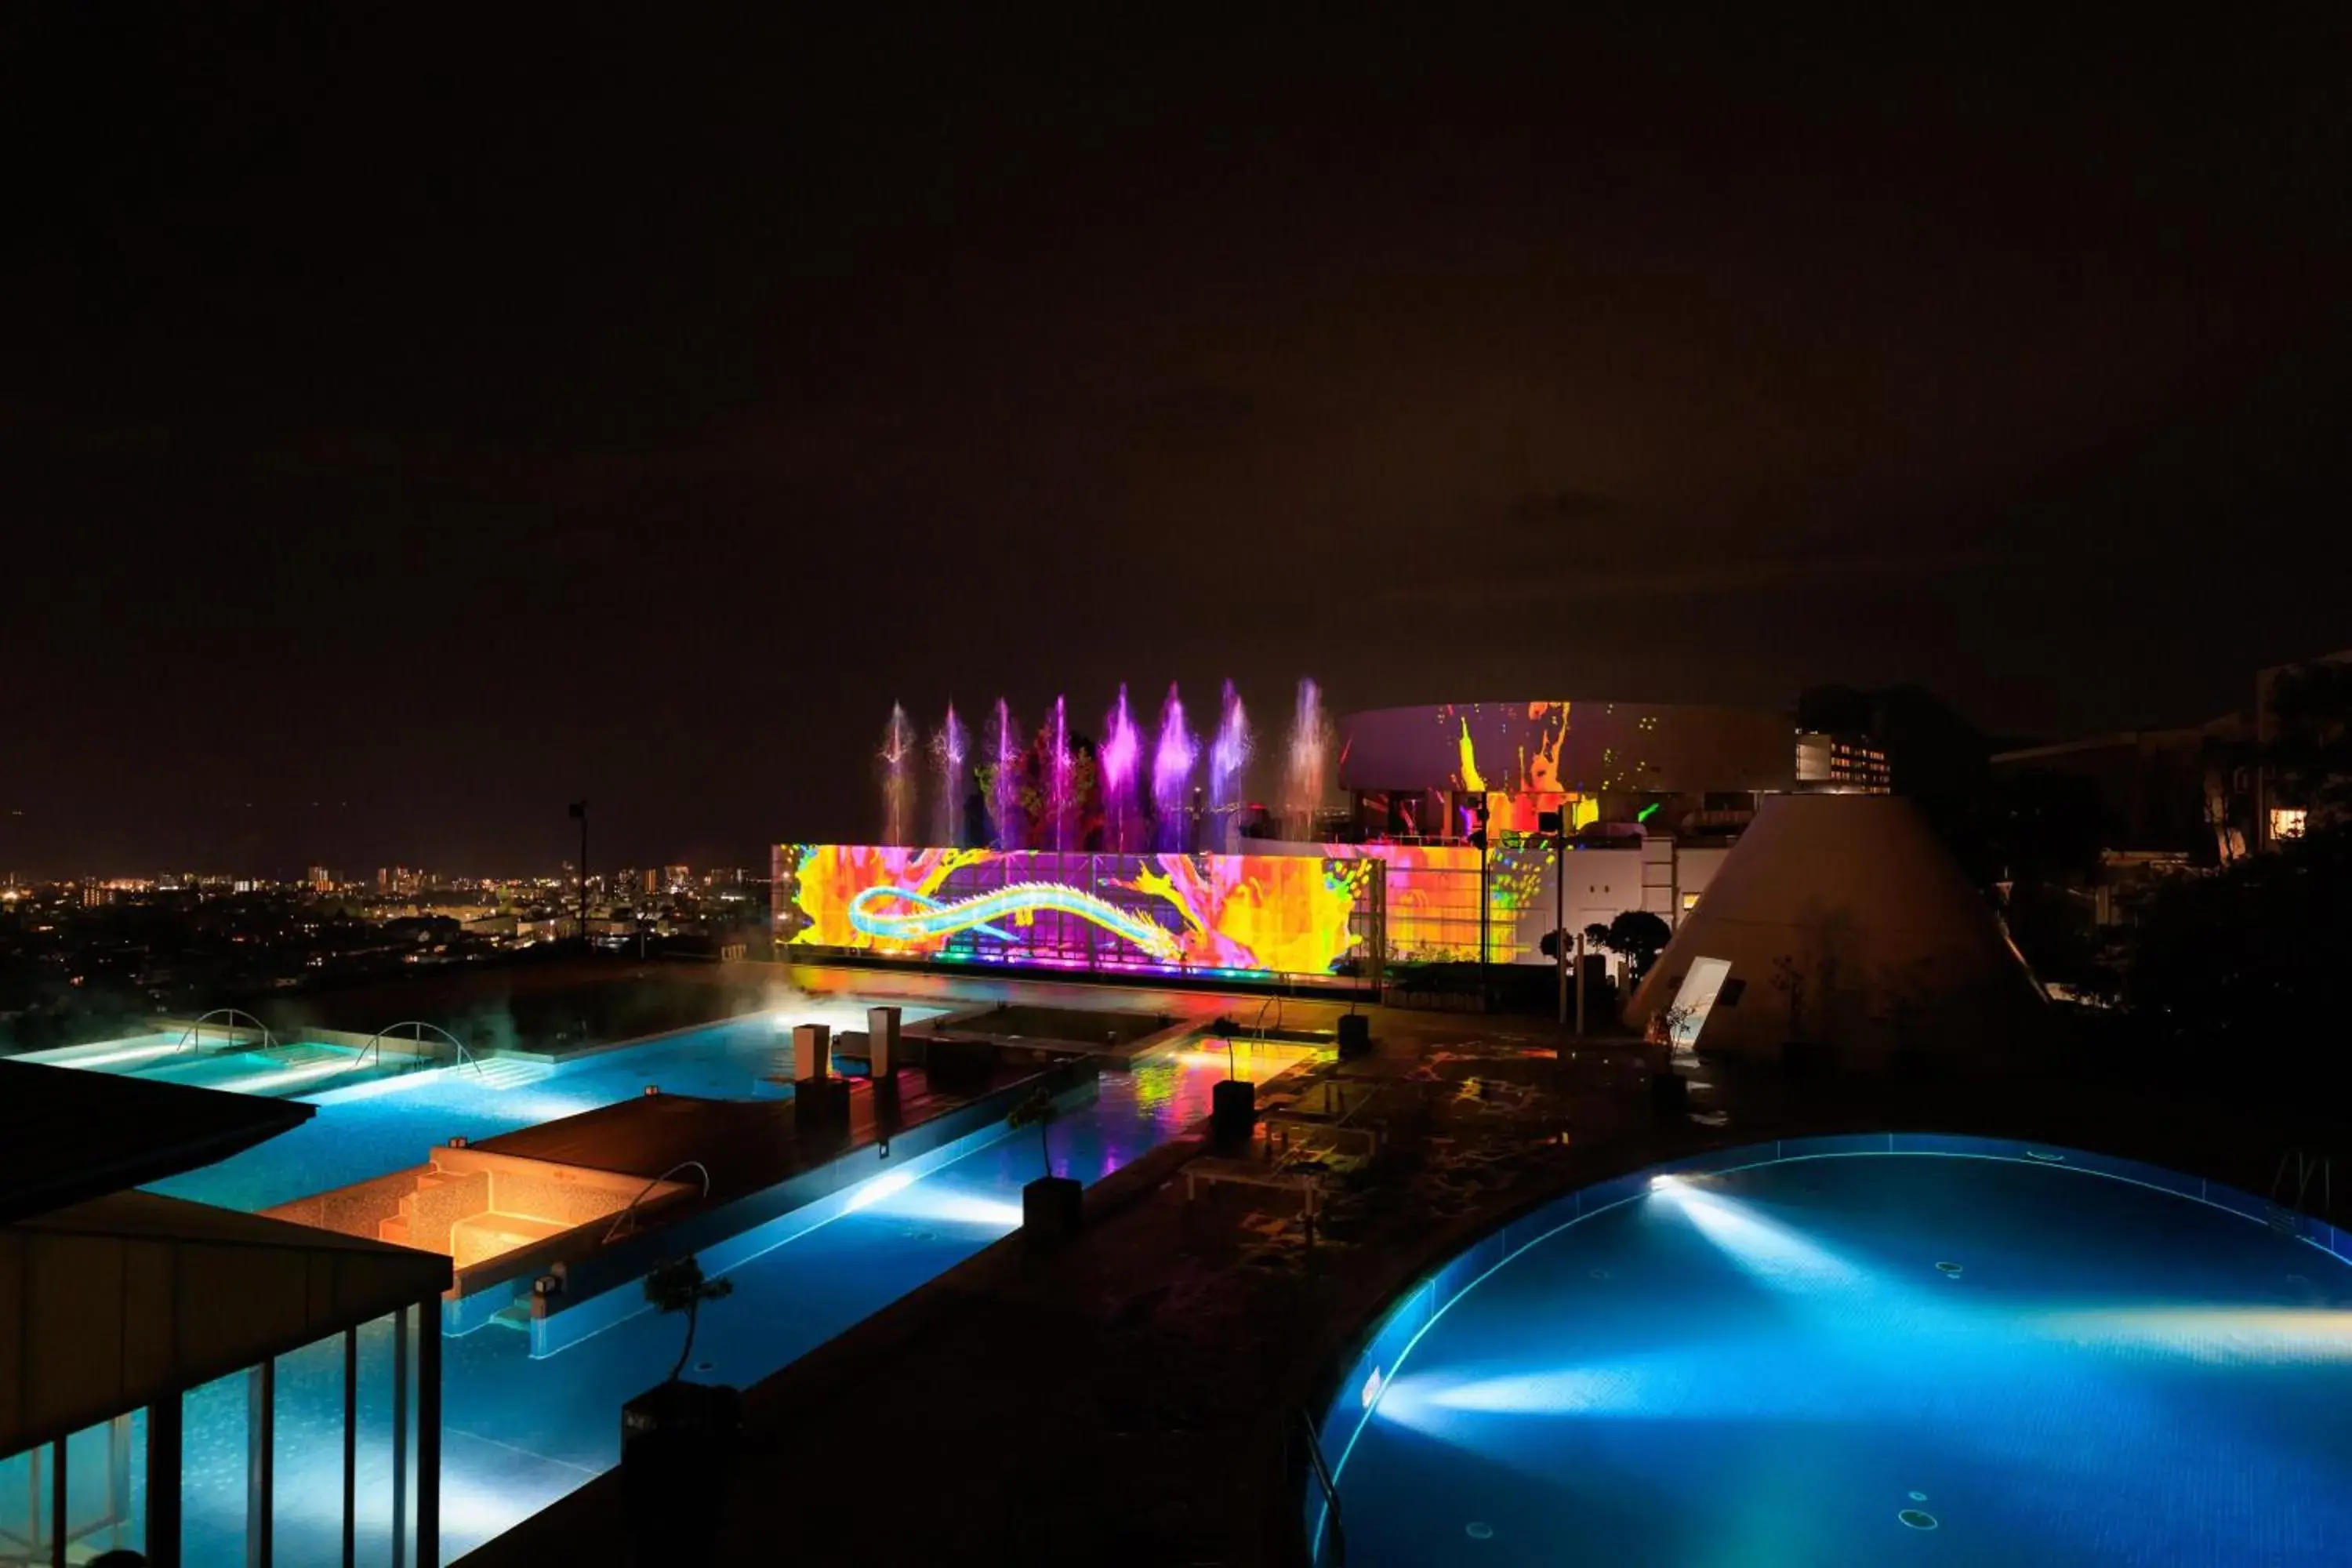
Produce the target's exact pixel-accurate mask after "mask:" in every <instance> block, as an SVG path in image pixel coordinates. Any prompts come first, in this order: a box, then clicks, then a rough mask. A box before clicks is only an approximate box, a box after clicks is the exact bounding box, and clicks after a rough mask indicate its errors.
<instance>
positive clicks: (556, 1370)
mask: <svg viewBox="0 0 2352 1568" xmlns="http://www.w3.org/2000/svg"><path fill="white" fill-rule="evenodd" d="M1303 1054H1304V1053H1302V1052H1300V1051H1297V1050H1296V1049H1292V1048H1286V1047H1276V1048H1275V1049H1272V1050H1268V1049H1265V1048H1263V1047H1261V1050H1260V1052H1259V1053H1258V1054H1256V1056H1255V1058H1253V1056H1252V1054H1251V1053H1248V1052H1246V1051H1245V1052H1244V1053H1243V1055H1242V1058H1241V1063H1240V1066H1241V1069H1242V1072H1243V1074H1244V1076H1260V1077H1263V1076H1270V1075H1271V1074H1272V1073H1274V1072H1277V1071H1279V1070H1281V1068H1284V1067H1286V1066H1287V1065H1289V1063H1291V1062H1293V1061H1295V1060H1297V1059H1298V1058H1299V1057H1300V1056H1301V1055H1303ZM1224 1070H1225V1068H1224V1058H1223V1054H1222V1053H1220V1054H1217V1055H1216V1056H1214V1057H1213V1058H1212V1057H1210V1056H1209V1055H1207V1054H1205V1053H1181V1054H1178V1053H1170V1054H1166V1055H1161V1056H1158V1057H1155V1058H1148V1059H1146V1060H1144V1061H1142V1062H1139V1064H1137V1065H1136V1066H1135V1068H1133V1070H1132V1071H1129V1072H1106V1073H1104V1074H1103V1075H1102V1076H1101V1079H1100V1080H1099V1086H1098V1089H1097V1094H1096V1096H1095V1098H1094V1100H1093V1101H1092V1102H1091V1103H1090V1104H1087V1105H1086V1106H1084V1107H1082V1108H1079V1109H1076V1110H1071V1111H1068V1112H1066V1114H1065V1116H1064V1118H1063V1119H1062V1120H1061V1121H1056V1122H1055V1123H1054V1125H1053V1129H1052V1143H1053V1151H1054V1167H1055V1171H1056V1173H1059V1174H1063V1175H1068V1176H1075V1177H1077V1178H1078V1179H1080V1180H1081V1181H1084V1182H1087V1183H1088V1184H1092V1183H1094V1182H1096V1181H1098V1180H1100V1179H1101V1178H1102V1177H1104V1176H1107V1175H1108V1174H1109V1173H1112V1172H1113V1171H1116V1170H1118V1168H1119V1167H1120V1166H1122V1165H1124V1164H1126V1163H1128V1162H1129V1161H1131V1160H1134V1159H1136V1158H1137V1157H1138V1156H1139V1155H1141V1154H1143V1153H1144V1152H1147V1151H1148V1150H1150V1149H1151V1148H1154V1147H1156V1146H1157V1145H1158V1144H1160V1143H1161V1142H1165V1141H1166V1140H1167V1139H1168V1138H1169V1137H1170V1136H1171V1135H1172V1134H1174V1133H1176V1132H1178V1131H1181V1130H1182V1129H1184V1128H1185V1127H1188V1126H1190V1125H1192V1123H1194V1122H1196V1121H1200V1120H1201V1119H1202V1118H1203V1117H1205V1116H1206V1115H1207V1114H1208V1113H1209V1106H1210V1098H1211V1094H1212V1091H1213V1087H1214V1085H1215V1084H1216V1082H1217V1080H1218V1079H1221V1078H1223V1076H1224ZM987 1138H988V1141H987V1142H984V1143H982V1146H981V1147H979V1148H977V1149H974V1150H971V1152H966V1153H964V1154H963V1155H962V1156H961V1158H956V1159H953V1160H951V1161H950V1162H948V1163H944V1164H942V1165H941V1166H940V1167H939V1168H937V1169H934V1170H932V1171H930V1172H929V1173H927V1174H924V1175H922V1176H920V1177H919V1178H917V1179H915V1180H913V1181H911V1182H908V1181H905V1180H903V1179H901V1178H898V1177H895V1176H893V1175H884V1176H880V1177H877V1178H875V1179H873V1180H871V1181H869V1182H868V1183H867V1184H866V1185H865V1187H864V1188H863V1189H861V1191H860V1193H859V1194H858V1195H857V1196H856V1198H855V1199H854V1200H853V1202H852V1205H851V1206H850V1209H849V1212H847V1213H845V1214H844V1215H841V1216H840V1217H839V1218H836V1219H833V1220H830V1221H828V1222H826V1223H824V1224H823V1225H820V1226H817V1227H816V1228H814V1229H812V1230H806V1231H802V1232H799V1233H797V1234H793V1235H792V1236H791V1238H790V1239H788V1240H784V1241H782V1243H781V1244H779V1245H775V1246H772V1247H768V1249H767V1250H765V1251H761V1252H758V1253H756V1254H755V1255H754V1256H751V1257H749V1258H745V1259H743V1260H742V1261H740V1262H739V1263H737V1264H735V1265H734V1266H733V1267H732V1268H729V1269H727V1270H726V1271H725V1275H724V1277H725V1278H726V1279H730V1280H731V1281H732V1282H733V1285H734V1290H733V1293H732V1294H731V1295H730V1296H729V1297H728V1298H727V1299H726V1300H723V1301H720V1302H717V1303H715V1304H714V1305H712V1306H711V1307H710V1308H709V1309H708V1310H705V1311H704V1313H703V1314H702V1322H701V1330H700V1332H699V1333H698V1335H697V1336H696V1339H695V1352H694V1362H693V1363H692V1366H691V1368H690V1370H689V1373H688V1375H689V1376H692V1377H695V1378H698V1379H699V1380H702V1381H707V1382H722V1383H731V1384H737V1385H739V1386H748V1385H750V1384H753V1383H755V1382H757V1381H758V1380H760V1379H761V1378H763V1377H765V1376H767V1375H769V1374H770V1373H773V1372H775V1371H777V1370H778V1369H779V1368H781V1367H782V1366H784V1365H785V1364H786V1363H790V1362H792V1361H793V1360H795V1359H797V1358H798V1357H800V1356H801V1355H803V1354H804V1353H806V1352H809V1351H811V1350H813V1349H814V1348H815V1347H816V1346H818V1345H820V1344H823V1343H824V1342H825V1341H827V1340H829V1339H831V1338H833V1337H834V1336H835V1335H836V1334H838V1333H840V1332H842V1331H844V1330H845V1329H847V1328H849V1327H850V1326H852V1325H853V1324H855V1323H856V1322H857V1321H860V1320H861V1319H864V1318H866V1317H868V1316H870V1315H872V1314H873V1313H874V1312H876V1311H878V1310H881V1309H882V1308H883V1307H886V1306H887V1305H888V1304H889V1303H890V1302H892V1301H894V1300H897V1299H898V1298H899V1297H900V1296H903V1295H905V1294H906V1293H907V1292H908V1291H910V1290H912V1289H915V1288H916V1287H918V1286H919V1285H922V1284H924V1283H926V1282H927V1281H929V1280H930V1279H934V1278H936V1277H937V1276H938V1275H940V1274H941V1273H943V1272H945V1271H946V1270H947V1269H949V1268H953V1267H954V1266H955V1265H956V1264H958V1263H961V1262H962V1261H963V1260H964V1259H965V1258H970V1257H971V1255H972V1254H974V1253H976V1252H978V1251H979V1250H980V1249H981V1248H982V1247H986V1246H987V1245H989V1244H990V1243H991V1242H993V1241H995V1240H997V1239H998V1238H1000V1237H1003V1236H1005V1235H1007V1234H1008V1233H1010V1232H1011V1231H1013V1229H1014V1228H1016V1227H1017V1226H1019V1225H1020V1223H1021V1188H1022V1186H1023V1184H1025V1183H1027V1182H1028V1181H1030V1180H1032V1179H1033V1178H1034V1177H1035V1176H1037V1175H1038V1174H1039V1173H1041V1168H1042V1163H1043V1156H1042V1154H1041V1152H1040V1148H1039V1141H1038V1139H1037V1138H1036V1137H1035V1136H1034V1135H1032V1134H1029V1133H1025V1132H1024V1133H1019V1134H1013V1133H1008V1132H1005V1131H1003V1130H1002V1129H996V1130H992V1131H991V1132H990V1133H988V1134H987ZM787 1228H789V1227H787ZM683 1332H684V1330H683V1326H682V1325H681V1324H680V1323H679V1321H677V1319H675V1318H663V1317H660V1316H658V1315H656V1314H654V1313H651V1312H640V1313H638V1314H637V1315H635V1316H633V1317H630V1318H626V1319H624V1320H623V1321H620V1322H617V1323H615V1324H614V1325H613V1326H612V1327H610V1328H607V1329H605V1330H604V1331H601V1332H599V1333H596V1334H594V1335H593V1336H592V1337H590V1338H588V1339H585V1340H583V1341H581V1342H578V1343H576V1344H573V1345H572V1346H571V1347H570V1348H568V1349H565V1350H563V1351H561V1352H558V1353H556V1354H554V1355H551V1356H548V1357H546V1358H544V1359H540V1360H534V1359H532V1357H531V1355H530V1336H529V1335H528V1334H527V1333H524V1332H521V1331H517V1330H514V1329H510V1328H508V1327H506V1326H504V1325H501V1324H497V1323H493V1324H491V1325H490V1326H488V1327H486V1328H482V1329H478V1330H476V1331H473V1332H472V1333H469V1334H467V1335H465V1336H463V1337H460V1338H453V1339H449V1340H447V1341H446V1342H445V1343H444V1346H443V1357H444V1360H443V1375H442V1385H443V1399H444V1405H443V1420H442V1468H441V1532H442V1542H443V1546H442V1554H443V1557H444V1559H445V1560H447V1559H451V1558H455V1557H457V1555H458V1554H459V1553H461V1552H466V1551H468V1550H470V1549H472V1548H473V1547H475V1546H478V1545H479V1544H481V1543H482V1542H485V1541H488V1539H490V1538H491V1537H492V1536H494V1535H497V1534H499V1533H500V1532H502V1531H506V1530H508V1529H510V1528H512V1527H513V1526H514V1525H515V1524H517V1523H519V1522H520V1521H522V1520H523V1519H525V1518H527V1517H529V1516H530V1514H532V1513H535V1512H537V1511H538V1510H541V1509H542V1508H544V1507H546V1506H547V1505H548V1504H550V1503H551V1502H553V1501H555V1500H557V1499H559V1498H561V1497H562V1496H563V1495H564V1494H565V1493H567V1492H570V1491H572V1489H575V1488H577V1487H579V1486H581V1485H582V1484H583V1483H584V1482H586V1481H588V1480H590V1479H593V1478H594V1477H595V1476H597V1475H599V1474H601V1473H602V1472H603V1471H604V1470H606V1469H609V1468H612V1467H613V1466H614V1464H617V1463H618V1462H619V1460H620V1410H621V1405H623V1403H624V1402H625V1401H626V1400H627V1399H629V1398H630V1397H632V1396H633V1395H635V1394H640V1393H642V1392H644V1390H646V1388H648V1387H650V1386H652V1385H653V1384H656V1383H658V1382H659V1381H661V1379H662V1377H663V1376H664V1375H666V1374H667V1372H668V1371H669V1367H670V1363H671V1362H672V1361H673V1360H674V1359H675V1357H676V1355H677V1346H678V1343H679V1341H680V1338H681V1336H682V1334H683ZM389 1340H390V1335H389V1331H388V1330H386V1329H384V1328H383V1326H382V1325H378V1326H376V1327H374V1328H373V1329H371V1330H369V1331H366V1337H365V1338H364V1340H363V1344H364V1348H363V1352H362V1358H363V1362H364V1363H365V1364H366V1366H367V1367H369V1368H371V1369H380V1368H381V1367H383V1366H384V1365H387V1364H389V1363H388V1358H389V1355H390V1349H389ZM314 1352H315V1353H314ZM340 1368H341V1348H340V1342H339V1341H330V1342H323V1343H322V1344H321V1345H320V1346H318V1347H313V1348H312V1349H311V1350H306V1351H303V1352H298V1353H297V1354H296V1355H294V1356H289V1357H283V1358H280V1362H279V1370H278V1388H279V1394H278V1432H277V1440H278V1458H277V1461H276V1463H277V1468H278V1479H277V1485H278V1496H279V1497H280V1498H281V1499H287V1498H292V1499H297V1500H299V1499H302V1498H305V1497H314V1498H331V1497H332V1496H334V1495H335V1494H336V1493H337V1492H338V1490H339V1489H340V1487H341V1403H340V1402H341V1383H340ZM370 1375H376V1373H374V1372H371V1373H370ZM297 1390H299V1391H301V1392H299V1393H296V1392H292V1391H297ZM246 1399H247V1394H246V1391H245V1389H244V1387H243V1385H242V1383H241V1381H240V1380H237V1379H225V1380H223V1382H222V1383H221V1384H214V1385H210V1386H208V1387H207V1388H205V1389H202V1390H199V1391H197V1393H195V1394H192V1395H190V1403H189V1406H188V1411H187V1415H186V1426H187V1431H186V1445H187V1447H186V1451H185V1468H186V1470H187V1473H188V1474H189V1475H190V1477H192V1478H196V1477H201V1478H203V1484H202V1485H201V1486H198V1485H196V1484H194V1482H193V1481H192V1483H191V1489H190V1492H189V1494H188V1498H187V1502H186V1506H187V1509H188V1538H189V1552H188V1559H187V1560H188V1561H189V1563H191V1564H192V1565H193V1568H211V1565H212V1564H214V1563H218V1564H219V1565H220V1568H229V1565H230V1564H233V1563H242V1562H243V1557H242V1555H241V1553H242V1551H243V1547H242V1536H241V1534H240V1533H239V1531H238V1530H237V1528H236V1521H239V1520H241V1519H242V1511H241V1510H242V1509H243V1507H244V1502H245V1490H244V1487H245V1479H244V1478H245V1471H244V1466H243V1453H244V1446H245V1443H246V1435H247V1426H246V1419H247V1416H246V1409H247V1406H246ZM368 1418H371V1417H367V1416H366V1415H365V1413H363V1419H368ZM389 1496H390V1492H389V1481H388V1479H387V1478H386V1477H385V1476H383V1475H382V1474H367V1475H363V1476H362V1485H361V1511H362V1516H363V1518H362V1538H363V1540H374V1541H381V1540H383V1539H384V1532H385V1530H386V1528H387V1527H386V1525H385V1520H386V1519H387V1518H388V1516H389V1510H390V1502H389ZM337 1528H339V1525H338V1523H337V1515H336V1514H335V1512H334V1510H332V1509H329V1508H324V1507H321V1508H319V1509H318V1510H315V1517H313V1515H312V1514H311V1513H310V1512H306V1511H304V1510H302V1509H301V1508H300V1507H299V1506H295V1507H291V1508H282V1509H281V1510H280V1513H279V1515H278V1524H277V1544H278V1553H279V1560H280V1561H290V1562H311V1561H328V1560H331V1559H332V1558H333V1556H334V1555H335V1552H336V1545H335V1542H334V1541H333V1540H332V1538H331V1531H334V1530H335V1529H337Z"/></svg>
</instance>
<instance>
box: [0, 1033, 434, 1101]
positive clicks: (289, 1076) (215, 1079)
mask: <svg viewBox="0 0 2352 1568" xmlns="http://www.w3.org/2000/svg"><path fill="white" fill-rule="evenodd" d="M358 1058H359V1052H357V1051H356V1050H353V1049H352V1048H351V1047H345V1046H328V1045H320V1044H318V1043H316V1042H313V1041H306V1040H289V1041H284V1042H281V1043H280V1044H279V1045H278V1046H277V1047H275V1048H274V1049H270V1050H262V1049H258V1048H247V1047H238V1046H236V1045H235V1044H233V1043H231V1042H230V1041H228V1040H226V1039H225V1038H224V1037H222V1036H221V1034H220V1033H219V1031H217V1030H215V1031H213V1032H212V1033H210V1034H208V1035H207V1036H205V1037H204V1038H203V1039H202V1040H201V1041H199V1042H191V1041H190V1038H189V1037H188V1034H187V1032H186V1031H184V1030H181V1031H174V1032H172V1033H166V1034H152V1035H136V1036H132V1037H128V1038H125V1039H120V1040H108V1041H105V1042H103V1043H101V1044H98V1045H89V1046H68V1047H63V1048H61V1049H58V1050H47V1051H31V1052H27V1053H26V1054H25V1055H24V1056H22V1057H19V1058H16V1059H17V1060H20V1061H27V1062H39V1063H42V1064H44V1065H46V1066H49V1067H67V1068H79V1069H81V1070H82V1071H85V1072H105V1073H119V1074H122V1075H125V1076H130V1077H137V1078H142V1079H153V1080H155V1081H157V1082H161V1083H179V1084H186V1085H189V1086H191V1087H193V1088H196V1089H227V1090H229V1091H231V1092H233V1093H236V1094H261V1095H270V1096H275V1097H278V1098H282V1099H289V1100H291V1099H298V1098H299V1097H301V1096H303V1095H306V1094H310V1093H315V1092H317V1091H318V1090H320V1089H326V1088H329V1087H331V1086H335V1085H344V1086H349V1085H352V1084H357V1083H364V1082H367V1081H369V1080H371V1079H380V1078H385V1077H389V1076H391V1075H393V1074H394V1073H396V1072H398V1071H401V1070H403V1069H404V1067H405V1066H406V1064H405V1063H404V1062H403V1061H402V1060H401V1059H400V1058H391V1059H389V1060H388V1061H383V1062H379V1061H378V1060H376V1059H375V1058H370V1059H369V1060H368V1061H366V1062H362V1061H360V1060H359V1059H358Z"/></svg>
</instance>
